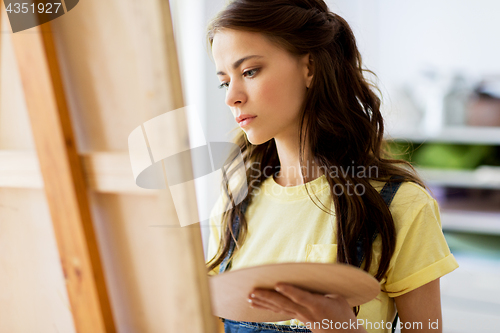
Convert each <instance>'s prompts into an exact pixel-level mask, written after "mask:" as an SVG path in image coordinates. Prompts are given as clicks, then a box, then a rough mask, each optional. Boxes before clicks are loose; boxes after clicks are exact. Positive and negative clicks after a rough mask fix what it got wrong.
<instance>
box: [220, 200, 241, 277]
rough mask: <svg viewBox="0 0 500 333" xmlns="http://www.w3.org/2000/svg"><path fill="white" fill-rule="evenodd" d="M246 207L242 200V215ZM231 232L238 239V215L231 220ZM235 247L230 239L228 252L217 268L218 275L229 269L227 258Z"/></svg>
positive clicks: (229, 263) (229, 262) (229, 264)
mask: <svg viewBox="0 0 500 333" xmlns="http://www.w3.org/2000/svg"><path fill="white" fill-rule="evenodd" d="M247 207H248V201H247V200H244V201H243V202H242V204H241V212H242V213H243V214H245V212H246V210H247ZM233 232H234V237H235V238H236V239H238V236H239V234H240V217H239V216H238V215H236V216H235V218H234V220H233ZM235 246H236V244H235V242H234V239H232V238H231V241H230V243H229V252H228V253H227V255H226V257H225V258H224V260H222V262H221V264H220V266H219V273H222V272H225V271H227V270H228V269H229V268H231V261H230V260H229V258H230V257H231V255H232V254H233V251H234V248H235Z"/></svg>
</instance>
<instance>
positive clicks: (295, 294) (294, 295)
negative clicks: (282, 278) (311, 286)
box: [275, 283, 315, 307]
mask: <svg viewBox="0 0 500 333" xmlns="http://www.w3.org/2000/svg"><path fill="white" fill-rule="evenodd" d="M275 289H276V291H278V292H279V293H280V294H282V295H284V296H286V297H288V298H289V299H291V300H292V301H293V302H295V303H297V304H300V305H303V306H305V307H308V306H307V305H309V304H311V303H313V302H314V301H315V298H314V295H313V294H311V293H310V292H308V291H305V290H303V289H300V288H297V287H294V286H292V285H290V284H285V283H278V284H277V285H276V288H275Z"/></svg>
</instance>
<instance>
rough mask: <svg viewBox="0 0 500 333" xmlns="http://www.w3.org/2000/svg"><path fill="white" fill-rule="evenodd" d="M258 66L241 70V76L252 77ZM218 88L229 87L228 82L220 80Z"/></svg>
mask: <svg viewBox="0 0 500 333" xmlns="http://www.w3.org/2000/svg"><path fill="white" fill-rule="evenodd" d="M259 70H260V68H254V69H249V70H247V71H245V72H243V74H242V75H243V76H246V77H250V78H252V77H254V76H255V74H257V73H258V72H259ZM218 88H219V89H222V88H226V89H228V88H229V82H222V83H221V84H219V86H218Z"/></svg>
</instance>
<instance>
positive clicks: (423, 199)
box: [372, 181, 440, 229]
mask: <svg viewBox="0 0 500 333" xmlns="http://www.w3.org/2000/svg"><path fill="white" fill-rule="evenodd" d="M384 184H385V183H384V182H378V181H375V182H373V183H372V185H373V187H374V188H375V189H376V190H377V191H379V192H380V191H381V190H382V188H383V186H384ZM389 209H390V211H391V213H392V216H393V219H394V223H395V225H396V228H397V229H399V228H401V227H404V226H409V225H410V224H412V223H414V221H415V220H422V219H426V220H428V219H432V220H434V221H437V222H438V223H439V224H440V219H439V208H438V204H437V201H436V200H435V199H434V198H433V197H432V195H431V194H430V193H429V192H428V191H427V190H426V189H425V188H423V187H422V186H420V185H418V184H416V183H413V182H403V183H402V184H401V186H400V187H399V189H398V191H397V192H396V194H395V195H394V198H393V200H392V203H391V205H390V207H389Z"/></svg>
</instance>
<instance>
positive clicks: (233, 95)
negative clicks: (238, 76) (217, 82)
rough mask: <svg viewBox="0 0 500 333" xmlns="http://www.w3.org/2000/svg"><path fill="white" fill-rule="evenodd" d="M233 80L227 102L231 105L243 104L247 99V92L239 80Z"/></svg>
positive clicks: (227, 92) (228, 91)
mask: <svg viewBox="0 0 500 333" xmlns="http://www.w3.org/2000/svg"><path fill="white" fill-rule="evenodd" d="M234 81H235V80H233V82H231V83H230V84H229V88H228V89H227V91H226V104H227V105H228V106H229V107H234V106H241V104H244V103H245V102H246V100H247V94H246V92H245V90H244V87H243V86H242V85H241V84H239V83H238V82H234Z"/></svg>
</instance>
